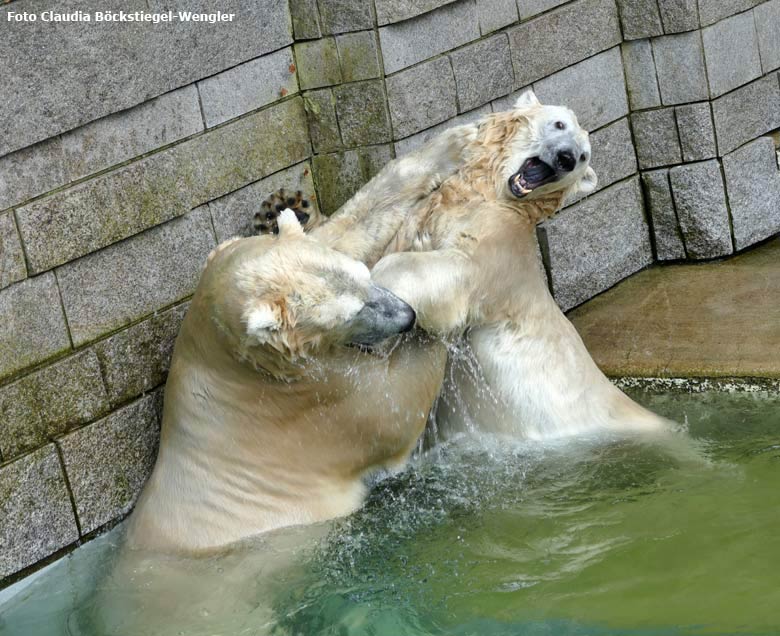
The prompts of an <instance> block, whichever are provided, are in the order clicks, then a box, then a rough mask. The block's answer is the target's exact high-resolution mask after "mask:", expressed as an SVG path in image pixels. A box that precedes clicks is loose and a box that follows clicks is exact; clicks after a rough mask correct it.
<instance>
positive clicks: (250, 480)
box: [126, 129, 473, 554]
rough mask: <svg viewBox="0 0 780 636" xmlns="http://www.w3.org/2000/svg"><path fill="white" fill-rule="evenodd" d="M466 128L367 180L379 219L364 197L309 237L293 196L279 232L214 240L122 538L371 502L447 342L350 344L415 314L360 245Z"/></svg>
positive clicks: (203, 545)
mask: <svg viewBox="0 0 780 636" xmlns="http://www.w3.org/2000/svg"><path fill="white" fill-rule="evenodd" d="M472 137H473V134H472V133H471V132H469V131H463V130H460V129H454V130H453V131H451V132H450V133H448V134H445V135H443V136H441V137H439V138H437V139H436V140H435V141H434V142H432V143H431V144H429V145H428V146H427V147H425V148H423V149H422V150H420V151H419V152H417V153H415V154H414V155H412V156H411V157H408V158H406V159H404V160H401V161H396V162H393V163H392V164H390V165H388V166H386V167H385V169H384V170H383V171H382V172H381V173H380V174H379V175H378V176H377V178H376V179H375V180H374V181H373V182H372V184H369V186H367V187H366V189H365V191H364V197H366V198H369V199H373V200H375V201H381V202H382V203H378V204H377V205H376V206H375V207H374V208H373V212H375V213H377V214H376V216H374V217H373V218H370V219H369V218H366V215H367V213H368V210H367V209H362V205H361V201H362V199H361V197H360V196H358V197H356V199H355V204H356V205H357V207H358V208H361V209H357V208H354V209H353V210H352V212H350V213H349V214H348V217H347V218H345V219H342V222H341V223H340V224H339V225H338V232H337V233H336V234H333V235H328V234H327V233H325V234H324V235H323V236H318V237H317V238H314V237H312V236H306V235H305V234H304V232H303V229H302V227H301V226H300V224H299V220H298V219H297V218H296V215H295V213H294V212H293V211H292V210H286V211H284V212H282V213H281V215H280V216H279V217H278V219H277V222H278V230H279V231H278V237H274V236H267V235H266V236H255V237H251V238H245V239H233V240H230V241H226V242H225V243H223V244H222V245H220V246H219V247H218V248H217V249H216V250H214V252H213V253H212V255H211V256H210V257H209V262H208V264H207V266H206V269H205V271H204V272H203V274H202V276H201V279H200V282H199V284H198V288H197V290H196V292H195V295H194V297H193V299H192V303H191V305H190V308H189V310H188V312H187V316H186V317H185V319H184V323H183V325H182V328H181V330H180V332H179V336H178V338H177V340H176V344H175V347H174V352H173V359H172V362H171V369H170V372H169V375H168V381H167V384H166V387H165V400H164V409H163V421H162V431H161V440H160V450H159V453H158V457H157V462H156V464H155V467H154V470H153V473H152V475H151V477H150V479H149V481H148V482H147V484H146V486H145V488H144V490H143V492H142V494H141V497H140V498H139V501H138V504H137V506H136V509H135V511H134V512H133V515H132V517H131V519H130V522H129V528H128V534H127V544H126V545H127V547H130V548H142V549H146V550H154V551H159V552H180V553H188V554H192V553H199V552H205V551H210V550H213V549H216V548H219V547H222V546H225V545H227V544H230V543H233V542H235V541H237V540H239V539H242V538H244V537H249V536H252V535H256V534H259V533H262V532H265V531H268V530H272V529H274V528H279V527H284V526H290V525H297V524H307V523H312V522H316V521H322V520H326V519H331V518H334V517H338V516H341V515H345V514H348V513H349V512H351V511H353V510H354V509H355V508H357V507H358V506H359V505H360V504H361V503H362V501H363V496H364V491H365V487H364V484H363V477H364V476H365V475H366V473H370V472H371V471H373V470H377V469H380V468H386V467H390V468H392V467H397V466H398V465H399V464H402V463H403V462H404V461H405V459H406V458H407V456H408V455H409V453H410V452H411V449H412V448H413V446H414V445H415V444H416V442H417V440H418V438H419V437H420V435H421V433H422V431H423V430H424V428H425V424H426V421H427V418H428V414H429V412H430V410H431V407H432V405H433V403H434V400H435V398H436V396H437V395H438V394H439V392H440V389H441V385H442V380H443V377H444V368H445V362H446V349H445V347H444V346H443V345H442V343H441V342H439V341H435V340H433V339H431V338H429V337H426V336H424V335H422V334H417V335H411V336H407V337H405V338H404V339H403V340H401V341H400V342H398V343H395V346H394V347H393V348H392V349H390V350H389V351H387V352H381V351H375V352H368V351H365V350H364V349H362V348H360V347H355V346H348V345H364V346H365V345H368V346H370V345H375V344H377V343H378V342H379V341H380V340H382V339H384V338H387V337H389V336H394V335H397V334H399V333H401V332H404V331H407V330H409V329H411V327H412V326H413V324H414V320H415V315H414V311H413V310H412V308H411V307H410V306H409V305H408V304H406V303H405V302H403V301H402V300H400V299H399V298H397V297H396V296H394V295H393V294H391V293H390V292H388V291H387V290H386V289H383V288H381V287H379V286H377V285H376V284H375V283H374V282H372V281H371V279H370V274H369V270H368V268H367V267H366V266H365V265H364V264H363V263H362V262H360V260H357V258H360V259H361V260H371V258H373V256H374V254H375V252H376V245H377V244H382V245H384V244H386V243H387V241H388V240H389V239H390V238H391V237H392V236H393V235H394V234H395V233H396V232H397V229H398V227H399V225H400V224H401V223H402V222H403V218H402V217H400V216H398V213H399V211H401V210H413V209H415V204H416V203H417V202H418V201H419V200H420V199H421V198H423V197H425V196H426V195H427V194H428V193H429V192H430V191H431V190H432V189H434V188H435V187H437V186H438V184H439V183H440V180H441V177H437V176H436V175H447V174H450V173H452V172H453V170H454V169H455V166H456V165H458V164H459V163H460V162H461V161H462V157H461V152H462V149H463V147H464V144H463V141H464V139H470V138H472ZM349 209H350V208H349V207H348V208H347V211H349ZM391 215H393V220H392V222H390V221H389V219H390V217H391ZM335 225H336V224H335V223H334V226H335ZM331 244H332V246H331ZM335 246H338V247H340V250H338V251H337V250H336V249H334V247H335ZM345 252H347V253H350V252H351V254H345ZM380 255H381V252H380ZM377 257H378V256H377Z"/></svg>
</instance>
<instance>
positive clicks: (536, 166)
mask: <svg viewBox="0 0 780 636" xmlns="http://www.w3.org/2000/svg"><path fill="white" fill-rule="evenodd" d="M481 128H482V131H481V132H482V134H481V137H482V139H483V146H487V147H488V148H492V149H493V151H494V152H493V156H494V173H495V176H496V181H497V184H496V185H497V189H498V190H499V196H500V198H505V199H507V198H508V199H510V200H515V201H518V200H521V199H531V200H533V199H541V198H545V197H550V196H551V195H554V194H557V195H559V198H560V200H561V201H562V200H564V199H565V198H566V197H568V196H570V195H574V194H576V193H580V194H587V193H589V192H592V191H593V190H595V188H596V183H597V178H596V173H595V172H594V171H593V169H592V168H591V167H590V156H591V149H590V141H589V139H588V133H587V131H585V130H583V129H582V128H581V127H580V125H579V123H578V122H577V117H576V116H575V115H574V113H573V112H572V111H571V110H569V109H568V108H565V107H563V106H547V105H542V104H541V103H540V102H539V100H538V99H537V98H536V95H535V94H534V93H533V91H527V92H525V93H523V94H522V95H521V96H520V97H519V98H518V100H517V101H516V102H515V105H514V108H513V109H512V110H510V111H508V112H506V113H496V114H494V115H488V116H487V117H486V118H485V119H484V120H483V121H482V123H481Z"/></svg>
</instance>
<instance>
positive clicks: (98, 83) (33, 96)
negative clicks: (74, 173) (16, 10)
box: [0, 0, 291, 156]
mask: <svg viewBox="0 0 780 636" xmlns="http://www.w3.org/2000/svg"><path fill="white" fill-rule="evenodd" d="M65 8H66V7H64V6H63V4H62V2H59V1H58V0H36V2H35V9H36V12H38V13H39V14H40V13H41V12H43V11H45V10H54V11H63V10H64V9H65ZM73 8H75V5H74V6H73ZM78 8H79V9H81V10H82V11H84V12H87V13H90V12H93V11H95V10H101V11H105V10H115V11H119V10H122V11H125V12H128V13H129V12H133V11H144V12H146V11H152V12H157V11H166V10H168V9H171V10H174V11H176V10H189V11H196V12H197V11H203V10H214V2H213V0H196V1H193V0H150V2H147V1H146V0H84V1H83V2H80V3H78ZM219 9H220V10H221V11H223V12H225V13H234V14H235V19H234V20H233V21H232V22H224V23H220V24H209V23H207V22H178V21H177V22H173V23H166V24H157V25H149V24H146V23H139V22H125V23H116V22H105V23H95V22H88V23H87V22H85V23H77V24H72V23H68V24H52V23H46V22H42V21H41V20H38V21H37V22H34V23H29V22H28V23H6V20H5V15H4V14H5V12H7V11H8V10H9V9H8V8H6V7H5V5H4V8H0V22H3V24H4V27H3V37H2V38H1V39H0V59H2V60H4V66H3V82H2V85H0V121H2V122H4V129H3V135H2V138H0V156H2V155H5V154H7V153H9V152H12V151H14V150H18V149H19V148H24V147H26V146H29V145H31V144H34V143H36V142H38V141H42V140H44V139H48V138H49V137H53V136H54V135H57V134H60V133H63V132H65V131H67V130H72V129H74V128H77V127H78V126H82V125H83V124H86V123H88V122H90V121H94V120H96V119H100V118H101V117H105V116H106V115H110V114H111V113H115V112H118V111H120V110H124V109H127V108H130V107H132V106H135V105H137V104H140V103H142V102H144V101H147V100H148V99H150V98H152V97H156V96H157V95H162V94H163V93H167V92H169V91H171V90H173V89H175V88H179V87H182V86H186V85H188V84H191V83H193V82H194V81H196V80H199V79H202V78H204V77H209V76H210V75H214V74H215V73H219V72H220V71H222V70H224V69H226V68H230V67H232V66H236V65H237V64H240V63H241V62H246V61H247V60H251V59H254V58H256V57H259V56H260V55H263V54H265V53H269V52H271V51H275V50H277V49H279V48H282V47H284V46H287V45H288V44H290V43H291V36H290V31H291V29H290V16H289V10H288V6H287V2H279V1H278V0H255V1H254V2H243V1H241V0H229V1H225V2H221V3H220V4H219ZM41 51H46V59H47V60H49V61H50V63H47V64H31V63H30V60H36V59H39V58H40V54H41ZM139 69H143V70H142V72H139ZM85 86H91V87H94V88H95V90H84V87H85Z"/></svg>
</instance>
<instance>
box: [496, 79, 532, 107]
mask: <svg viewBox="0 0 780 636" xmlns="http://www.w3.org/2000/svg"><path fill="white" fill-rule="evenodd" d="M532 88H533V86H528V87H526V88H520V89H518V90H516V91H513V92H511V93H509V95H506V96H504V97H499V98H498V99H494V100H493V101H492V102H490V106H491V107H492V109H493V112H494V113H501V112H505V111H507V110H512V109H513V108H514V107H515V102H516V101H517V98H518V97H520V95H522V94H523V93H525V92H526V91H527V90H529V89H532Z"/></svg>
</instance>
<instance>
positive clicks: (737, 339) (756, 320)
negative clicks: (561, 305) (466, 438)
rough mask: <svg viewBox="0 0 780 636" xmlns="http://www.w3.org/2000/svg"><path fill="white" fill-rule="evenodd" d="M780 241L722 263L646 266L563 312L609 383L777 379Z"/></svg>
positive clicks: (779, 369)
mask: <svg viewBox="0 0 780 636" xmlns="http://www.w3.org/2000/svg"><path fill="white" fill-rule="evenodd" d="M778 298H780V238H775V239H774V240H773V241H771V242H769V243H767V244H766V245H763V246H761V247H759V248H757V249H755V250H752V251H750V252H747V253H745V254H741V255H739V256H735V257H733V258H730V259H728V260H725V261H720V262H711V263H706V264H701V265H688V264H686V265H668V266H664V267H654V268H652V269H649V270H647V271H644V272H641V273H639V274H637V275H636V276H632V277H631V278H629V279H627V280H625V281H623V282H622V283H620V284H619V285H617V286H616V287H614V288H613V289H611V290H609V291H608V292H606V293H604V294H602V295H601V296H598V297H597V298H594V299H592V300H590V301H589V302H587V303H585V304H584V305H582V306H581V307H578V308H577V309H575V310H574V311H572V312H571V314H570V316H569V317H570V318H571V320H572V322H573V323H574V326H575V327H576V328H577V331H579V333H580V335H581V336H582V339H583V341H584V342H585V346H587V347H588V350H589V351H590V353H591V355H592V356H593V358H594V360H595V361H596V363H597V364H598V365H599V366H600V367H601V369H602V370H603V371H604V372H605V373H606V374H607V375H610V376H660V377H711V378H728V377H752V378H780V356H778V354H777V352H778V351H779V350H780V303H779V302H778V301H777V299H778Z"/></svg>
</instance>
